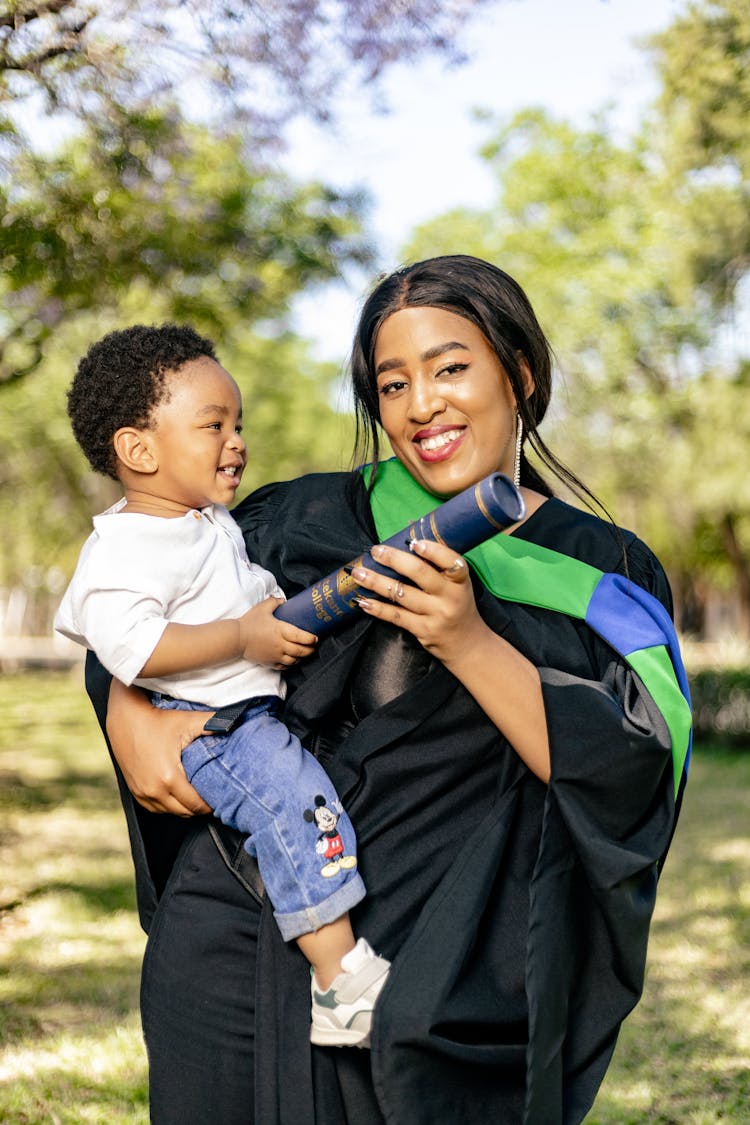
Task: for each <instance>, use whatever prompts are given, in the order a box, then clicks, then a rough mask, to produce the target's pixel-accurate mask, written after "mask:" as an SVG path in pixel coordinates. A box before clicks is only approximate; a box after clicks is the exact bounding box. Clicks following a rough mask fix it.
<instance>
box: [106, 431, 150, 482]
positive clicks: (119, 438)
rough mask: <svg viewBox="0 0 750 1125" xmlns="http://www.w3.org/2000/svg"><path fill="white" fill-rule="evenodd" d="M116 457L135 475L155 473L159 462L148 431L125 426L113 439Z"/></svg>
mask: <svg viewBox="0 0 750 1125" xmlns="http://www.w3.org/2000/svg"><path fill="white" fill-rule="evenodd" d="M113 444H114V447H115V455H116V457H117V459H118V461H120V462H122V464H123V465H124V466H125V468H127V469H130V470H131V471H132V472H134V473H155V472H156V470H157V469H158V468H159V462H158V461H157V459H156V454H155V452H154V450H153V448H152V445H151V442H150V441H149V434H148V430H136V429H135V428H134V427H133V426H123V428H122V429H121V430H117V432H116V433H115V436H114V438H113Z"/></svg>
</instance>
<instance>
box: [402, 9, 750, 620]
mask: <svg viewBox="0 0 750 1125" xmlns="http://www.w3.org/2000/svg"><path fill="white" fill-rule="evenodd" d="M648 49H649V50H650V52H651V54H652V56H653V61H654V65H655V67H656V69H657V73H658V76H659V79H660V85H661V91H660V97H659V99H658V101H657V103H656V105H655V106H654V107H653V109H652V110H651V112H650V113H649V115H648V117H647V119H646V120H644V122H643V124H642V128H641V129H640V131H639V132H637V133H636V135H634V136H632V137H629V138H627V139H626V140H619V141H617V140H615V139H614V137H613V134H612V131H611V130H610V128H609V124H608V121H607V117H606V114H603V115H602V116H601V118H600V119H599V120H598V121H596V122H594V124H593V127H591V128H590V129H588V130H577V129H574V128H573V127H572V126H570V125H568V124H567V123H566V122H564V121H560V120H555V119H553V118H552V117H550V115H549V114H545V113H544V112H542V111H539V110H533V109H530V110H525V111H521V112H519V113H518V114H517V115H516V116H514V117H513V119H512V120H510V121H502V122H497V121H495V120H493V119H492V118H491V116H489V117H488V122H487V128H488V134H489V137H490V139H489V141H488V143H487V145H486V147H485V149H484V152H483V155H484V159H485V160H486V161H487V162H488V164H489V165H490V166H491V168H492V170H493V172H494V175H495V177H496V182H497V199H496V203H495V205H494V207H493V208H492V209H491V210H489V211H486V212H476V211H454V212H452V213H450V214H447V215H444V216H441V217H438V218H436V219H435V220H433V221H431V222H429V223H427V224H424V225H423V226H422V227H421V228H420V229H419V230H417V231H416V232H415V234H414V237H413V240H412V241H411V243H410V244H409V246H408V247H407V253H406V256H407V257H409V258H419V257H422V256H425V255H428V254H432V253H450V252H456V251H459V250H466V251H468V252H471V253H475V254H478V255H480V256H483V257H487V258H489V259H491V260H492V261H495V262H497V263H498V264H500V265H502V266H503V268H505V269H507V270H508V272H510V273H511V274H513V275H514V276H516V277H517V278H519V280H520V281H521V282H522V283H523V285H524V286H525V288H526V289H527V291H528V292H529V293H530V294H531V297H532V300H533V302H534V305H535V307H536V310H537V312H538V314H539V316H540V319H541V321H542V325H543V327H544V328H545V330H546V331H547V334H548V336H549V337H550V339H551V341H552V344H553V347H554V349H555V352H556V358H557V362H558V366H559V372H560V385H559V388H558V401H557V405H556V411H555V416H554V417H553V418H551V419H550V422H549V428H548V430H547V433H548V435H549V440H550V442H551V443H552V445H553V448H556V449H558V450H559V451H560V452H561V453H562V455H563V457H564V458H565V459H566V460H567V461H568V463H569V464H570V465H571V466H572V467H573V468H574V469H575V470H577V471H578V473H579V474H580V475H581V476H582V477H583V479H585V480H586V482H587V483H588V484H590V485H591V486H592V487H593V489H594V490H595V491H596V492H597V494H598V495H599V496H600V497H601V498H602V499H603V500H604V501H605V503H606V504H607V505H608V506H609V507H611V508H612V510H613V511H615V512H616V513H617V516H618V518H619V519H620V521H621V522H624V523H626V524H627V523H629V524H630V525H632V526H636V527H637V528H638V530H639V532H641V534H643V536H644V537H645V538H646V539H647V540H648V541H649V542H650V543H651V544H652V545H653V546H654V548H655V549H656V550H657V552H658V553H659V555H660V556H661V557H662V559H663V561H664V563H665V565H666V566H667V568H668V571H669V574H670V578H671V579H672V582H673V585H674V586H675V592H676V595H677V601H678V611H679V615H680V621H681V624H682V625H683V627H684V628H686V629H687V630H689V631H694V632H696V633H697V634H699V635H700V634H701V633H702V631H703V630H704V628H705V625H706V621H705V615H706V611H707V609H708V608H709V603H710V601H711V598H710V594H711V592H715V591H716V590H717V589H718V590H724V591H730V592H731V593H732V595H733V597H732V604H733V605H734V606H735V608H736V613H737V616H736V617H735V618H734V619H732V620H729V621H725V622H724V624H725V625H726V626H727V627H728V628H729V629H733V630H736V631H737V632H739V633H741V634H744V635H745V637H747V636H748V635H750V480H749V479H748V472H747V469H748V465H749V464H750V362H748V357H747V353H746V352H745V353H744V354H743V349H742V348H741V347H739V346H738V344H739V341H740V340H741V339H742V338H743V337H744V338H746V335H747V326H748V314H749V312H750V309H749V306H748V296H749V295H750V286H749V285H748V267H749V266H750V187H749V183H750V181H749V180H748V172H749V171H750V132H748V129H747V121H748V119H749V115H750V8H748V6H747V4H746V3H743V2H742V0H704V2H702V3H694V4H690V5H689V6H688V7H687V11H686V14H685V15H684V16H681V17H679V18H677V19H676V20H675V22H674V23H673V25H672V26H671V27H670V28H669V30H668V31H666V32H665V33H664V34H663V35H659V36H657V37H654V38H653V40H652V41H651V42H650V44H649V45H648ZM560 391H562V394H560Z"/></svg>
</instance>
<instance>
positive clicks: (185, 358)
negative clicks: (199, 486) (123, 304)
mask: <svg viewBox="0 0 750 1125" xmlns="http://www.w3.org/2000/svg"><path fill="white" fill-rule="evenodd" d="M202 356H207V357H208V358H209V359H216V353H215V351H214V345H213V343H212V342H211V340H208V339H206V338H205V337H204V336H199V335H198V333H197V332H196V331H195V330H194V329H193V328H190V327H188V325H183V324H162V325H161V326H159V327H157V326H154V325H152V326H147V325H145V324H134V325H133V326H132V327H131V328H123V329H121V330H120V331H117V332H110V333H109V334H108V335H107V336H104V337H103V338H102V339H101V340H99V341H97V343H95V344H93V345H92V346H91V347H90V348H89V350H88V352H87V353H86V355H85V356H84V357H83V359H82V360H81V362H80V363H79V364H78V370H77V371H76V374H75V378H74V379H73V382H72V384H71V387H70V390H69V391H68V415H69V417H70V420H71V423H72V426H73V433H74V435H75V438H76V441H77V442H78V444H79V445H80V447H81V449H82V450H83V452H84V453H85V454H86V457H87V459H88V462H89V464H90V465H91V467H92V469H94V470H95V472H97V473H104V475H105V476H108V477H112V478H113V479H114V480H117V458H116V456H115V451H114V445H113V440H112V439H113V438H114V435H115V434H116V433H117V431H118V430H119V429H121V428H122V427H123V426H138V427H139V428H140V429H148V427H149V423H150V419H151V416H152V414H153V411H154V408H155V407H156V406H157V405H158V404H159V403H160V402H161V401H162V400H163V399H164V398H165V397H166V395H167V393H168V392H167V387H166V382H165V376H166V374H167V373H168V372H169V371H177V370H178V369H179V368H180V367H182V365H183V364H185V363H188V362H189V361H190V360H191V359H200V358H201V357H202Z"/></svg>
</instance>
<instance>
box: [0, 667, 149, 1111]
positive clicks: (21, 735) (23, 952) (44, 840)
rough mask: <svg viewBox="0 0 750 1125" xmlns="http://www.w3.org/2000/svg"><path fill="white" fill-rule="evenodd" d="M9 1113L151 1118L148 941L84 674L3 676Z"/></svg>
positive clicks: (0, 1071) (0, 1016) (2, 883)
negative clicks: (143, 1013) (145, 1000)
mask: <svg viewBox="0 0 750 1125" xmlns="http://www.w3.org/2000/svg"><path fill="white" fill-rule="evenodd" d="M0 706H2V713H3V728H2V730H1V731H0V812H1V814H2V820H1V821H0V1121H8V1122H13V1123H14V1125H16V1123H17V1125H43V1123H44V1125H49V1123H58V1125H83V1123H88V1122H97V1123H101V1125H105V1123H106V1125H120V1123H122V1125H145V1123H146V1122H147V1121H148V1109H147V1087H146V1059H145V1051H144V1047H143V1042H142V1038H141V1031H140V1021H139V1017H138V1011H137V1008H138V981H139V973H140V960H141V956H142V951H143V944H144V935H143V933H142V932H141V930H140V927H139V925H138V922H137V919H136V916H135V909H134V907H135V901H134V890H133V869H132V861H131V858H130V850H129V846H128V840H127V832H126V829H125V821H124V818H123V815H122V810H121V808H120V802H119V797H118V794H117V787H116V784H115V780H114V774H113V772H112V767H111V765H110V762H109V759H108V757H107V752H106V749H105V746H104V742H103V739H102V737H101V734H100V732H99V728H98V726H97V724H96V721H95V719H94V716H93V713H92V711H91V708H90V706H89V704H88V701H87V699H86V698H85V695H84V693H83V688H82V684H81V683H80V676H79V675H77V676H76V677H75V678H71V677H70V676H68V675H60V674H57V675H51V676H41V675H36V676H32V675H28V676H13V677H5V678H4V679H3V680H2V682H0Z"/></svg>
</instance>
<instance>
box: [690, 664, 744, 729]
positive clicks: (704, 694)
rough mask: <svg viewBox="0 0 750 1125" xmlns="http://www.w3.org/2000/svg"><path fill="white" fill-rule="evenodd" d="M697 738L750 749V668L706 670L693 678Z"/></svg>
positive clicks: (691, 682)
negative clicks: (729, 743) (718, 739)
mask: <svg viewBox="0 0 750 1125" xmlns="http://www.w3.org/2000/svg"><path fill="white" fill-rule="evenodd" d="M690 693H691V696H692V701H693V722H694V728H695V737H696V738H698V739H701V738H703V739H708V738H712V737H716V738H721V739H723V740H724V741H727V742H729V741H731V742H732V743H733V744H735V745H737V746H739V747H740V748H742V749H747V748H748V746H749V745H750V668H705V669H701V670H700V671H698V672H694V673H693V674H692V675H691V677H690Z"/></svg>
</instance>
